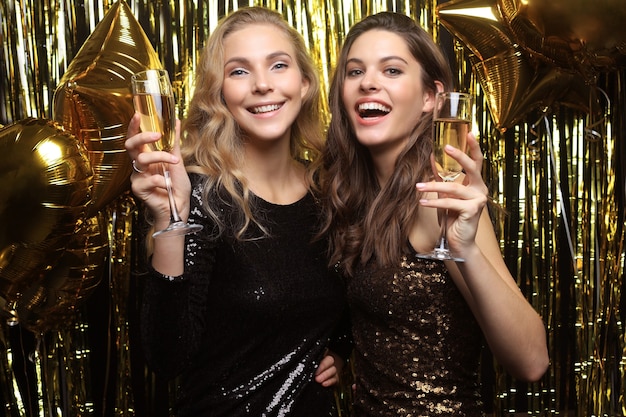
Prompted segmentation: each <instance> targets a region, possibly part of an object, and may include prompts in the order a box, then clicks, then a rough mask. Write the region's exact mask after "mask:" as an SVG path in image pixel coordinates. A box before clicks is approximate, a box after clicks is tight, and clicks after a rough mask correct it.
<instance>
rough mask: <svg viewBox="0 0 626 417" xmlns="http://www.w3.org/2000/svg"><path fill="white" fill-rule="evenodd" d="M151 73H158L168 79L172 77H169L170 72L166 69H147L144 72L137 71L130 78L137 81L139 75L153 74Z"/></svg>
mask: <svg viewBox="0 0 626 417" xmlns="http://www.w3.org/2000/svg"><path fill="white" fill-rule="evenodd" d="M151 72H155V73H158V74H159V75H160V76H161V75H167V77H168V78H169V76H170V75H169V72H168V71H167V70H166V69H164V68H146V69H144V70H141V71H137V72H135V73H133V74H132V75H131V76H130V78H131V79H133V80H136V79H137V78H139V77H138V76H139V75H141V74H147V73H151Z"/></svg>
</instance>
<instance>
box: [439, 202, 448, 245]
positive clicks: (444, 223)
mask: <svg viewBox="0 0 626 417" xmlns="http://www.w3.org/2000/svg"><path fill="white" fill-rule="evenodd" d="M447 230H448V209H444V210H443V213H442V214H441V236H440V238H439V249H440V250H442V251H447V250H448V241H447V237H446V236H447Z"/></svg>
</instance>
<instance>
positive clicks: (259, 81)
mask: <svg viewBox="0 0 626 417" xmlns="http://www.w3.org/2000/svg"><path fill="white" fill-rule="evenodd" d="M252 90H253V92H254V93H257V94H265V93H267V92H269V91H271V90H272V83H271V79H270V77H269V76H268V75H267V74H264V73H257V74H256V76H255V77H254V85H253V86H252Z"/></svg>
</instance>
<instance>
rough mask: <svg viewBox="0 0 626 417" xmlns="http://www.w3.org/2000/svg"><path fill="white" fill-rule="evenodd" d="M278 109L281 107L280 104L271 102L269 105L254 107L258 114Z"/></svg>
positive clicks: (253, 110) (254, 111)
mask: <svg viewBox="0 0 626 417" xmlns="http://www.w3.org/2000/svg"><path fill="white" fill-rule="evenodd" d="M278 109H280V105H278V104H270V105H267V106H259V107H254V108H253V109H252V112H253V113H256V114H258V113H267V112H270V111H274V110H278Z"/></svg>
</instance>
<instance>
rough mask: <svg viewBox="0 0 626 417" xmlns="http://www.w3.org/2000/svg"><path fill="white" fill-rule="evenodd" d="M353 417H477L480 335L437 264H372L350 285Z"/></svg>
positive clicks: (480, 413) (406, 259)
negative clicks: (354, 387) (355, 380)
mask: <svg viewBox="0 0 626 417" xmlns="http://www.w3.org/2000/svg"><path fill="white" fill-rule="evenodd" d="M348 298H349V302H350V307H351V311H352V313H351V314H352V325H353V337H354V343H355V363H354V366H355V370H356V375H357V387H356V393H355V404H354V417H362V416H370V417H384V416H393V417H399V416H402V417H421V416H468V417H469V416H471V417H474V416H483V411H482V410H483V408H482V403H481V401H480V387H479V374H478V371H479V362H480V351H481V347H482V341H483V337H482V333H481V330H480V328H479V326H478V324H477V323H476V321H475V319H474V317H473V315H472V312H471V311H470V309H469V307H468V305H467V304H466V302H465V300H464V299H463V297H462V295H461V293H460V292H459V291H458V289H457V287H456V285H455V284H454V282H453V281H452V278H451V277H450V276H449V275H448V273H447V269H446V267H445V265H444V263H443V262H439V261H430V260H422V259H418V258H416V257H415V256H413V255H411V256H409V257H404V258H403V259H402V261H401V262H400V263H399V264H398V266H396V267H390V268H384V269H379V268H377V267H376V266H375V265H374V264H373V263H369V264H368V265H366V266H364V267H361V268H359V269H358V270H357V271H356V273H355V276H354V277H353V278H352V279H351V280H350V281H349V282H348Z"/></svg>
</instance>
